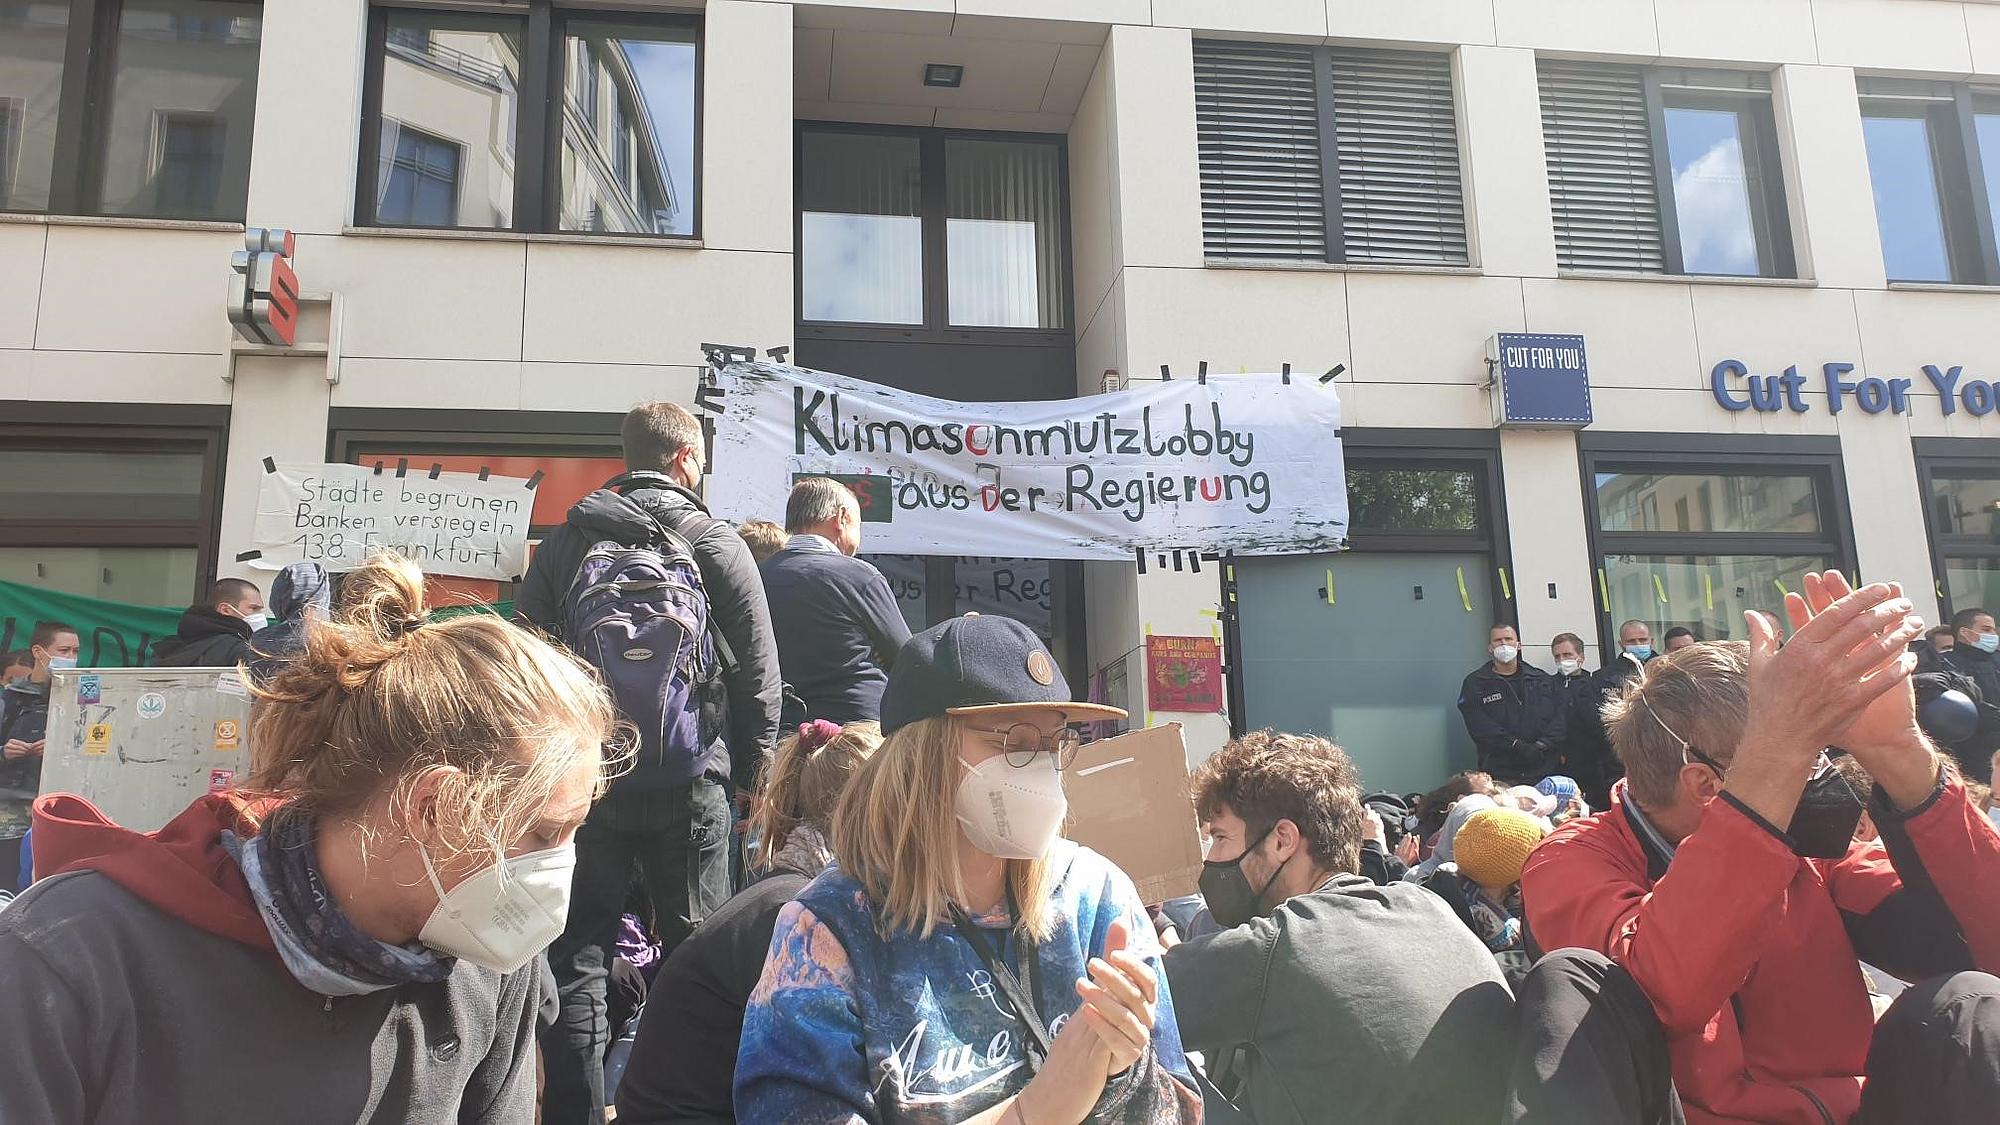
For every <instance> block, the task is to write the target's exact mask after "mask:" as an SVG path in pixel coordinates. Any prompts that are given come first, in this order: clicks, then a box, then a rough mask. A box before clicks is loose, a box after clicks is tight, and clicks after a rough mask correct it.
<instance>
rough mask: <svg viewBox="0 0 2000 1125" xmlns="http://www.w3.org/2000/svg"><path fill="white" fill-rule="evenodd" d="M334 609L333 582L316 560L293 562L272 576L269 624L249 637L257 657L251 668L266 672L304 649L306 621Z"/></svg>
mask: <svg viewBox="0 0 2000 1125" xmlns="http://www.w3.org/2000/svg"><path fill="white" fill-rule="evenodd" d="M332 609H333V582H332V580H331V579H330V578H329V577H328V575H327V573H326V568H325V567H323V566H321V565H320V564H318V563H313V562H303V563H293V564H292V565H290V566H288V567H286V568H285V569H283V570H281V571H279V572H278V576H277V577H276V578H273V579H271V606H270V610H271V616H272V618H273V620H272V622H271V624H269V625H266V626H265V627H263V628H262V629H259V630H257V632H256V633H255V634H254V635H252V636H251V638H250V647H251V648H252V649H253V650H255V652H256V657H255V658H254V659H252V660H251V661H250V670H251V672H253V673H254V674H256V675H257V676H258V677H259V678H262V677H265V676H269V675H270V674H271V673H273V672H275V671H277V670H278V667H279V666H280V665H281V664H283V663H284V662H285V661H287V660H290V659H292V658H293V657H295V656H297V655H298V654H299V653H301V652H304V651H305V647H306V622H307V621H308V620H310V619H311V618H314V617H318V618H320V619H321V620H325V618H326V616H327V614H328V613H330V612H331V611H332Z"/></svg>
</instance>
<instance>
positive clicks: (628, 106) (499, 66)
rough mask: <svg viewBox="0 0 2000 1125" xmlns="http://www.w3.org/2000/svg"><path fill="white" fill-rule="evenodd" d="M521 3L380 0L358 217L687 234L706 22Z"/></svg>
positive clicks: (411, 223)
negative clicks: (480, 10) (471, 7)
mask: <svg viewBox="0 0 2000 1125" xmlns="http://www.w3.org/2000/svg"><path fill="white" fill-rule="evenodd" d="M526 8H527V11H526V12H525V14H522V15H497V14H495V15H487V14H477V13H461V12H445V11H434V10H429V9H400V8H388V7H380V8H376V9H375V10H374V12H373V16H372V18H371V21H370V33H369V43H370V47H369V56H368V77H367V88H366V92H365V94H364V103H365V105H364V117H365V120H364V122H363V129H362V152H361V159H360V162H359V164H360V168H361V169H362V175H361V177H360V185H359V186H360V191H359V193H358V198H359V202H358V205H357V208H356V221H357V222H358V223H360V224H362V225H372V226H398V227H404V226H407V227H460V228H468V229H487V230H516V231H526V232H548V231H564V232H572V233H585V232H602V233H614V234H627V235H659V236H668V237H693V236H694V235H695V234H696V233H697V230H698V223H697V207H696V203H697V198H696V186H697V184H696V179H697V177H696V174H695V164H696V155H695V137H696V122H695V90H696V83H697V82H698V80H699V74H698V64H699V30H698V26H699V25H698V24H697V23H696V22H693V21H691V20H689V19H687V18H682V17H667V16H653V15H643V16H642V15H629V14H619V13H609V12H602V11H596V10H586V9H582V8H578V9H574V10H572V9H571V8H568V7H565V6H556V5H552V4H551V3H550V2H549V0H530V2H529V3H528V4H527V5H526ZM544 60H553V63H552V64H550V63H545V62H544ZM523 107H527V112H523ZM607 109H608V110H609V112H606V111H607ZM410 136H415V137H417V138H419V140H418V141H417V142H413V143H408V144H406V143H405V140H404V139H405V138H406V137H410ZM426 189H427V190H426ZM447 193H448V194H449V195H450V196H451V200H450V201H449V202H446V201H445V200H444V198H443V196H444V195H445V194H447Z"/></svg>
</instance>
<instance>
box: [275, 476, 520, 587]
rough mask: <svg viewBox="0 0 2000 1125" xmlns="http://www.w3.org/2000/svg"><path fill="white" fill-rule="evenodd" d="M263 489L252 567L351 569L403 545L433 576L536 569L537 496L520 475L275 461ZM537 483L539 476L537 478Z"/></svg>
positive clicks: (504, 575)
mask: <svg viewBox="0 0 2000 1125" xmlns="http://www.w3.org/2000/svg"><path fill="white" fill-rule="evenodd" d="M268 467H269V470H270V471H268V472H266V473H265V474H264V485H263V487H262V488H261V489H259V490H258V492H257V522H256V526H255V527H254V528H253V530H252V543H251V546H252V547H254V548H255V549H256V550H257V551H258V552H259V553H260V554H259V555H258V557H255V558H252V559H250V560H249V561H250V564H251V565H252V566H256V567H261V568H264V569H268V570H276V569H278V568H280V567H283V566H286V565H288V564H291V563H296V562H316V563H319V564H320V565H321V566H324V567H326V568H327V569H328V570H331V571H336V572H338V571H346V570H353V569H354V568H356V567H358V566H360V565H361V564H362V562H363V561H365V560H366V559H367V558H368V553H369V552H370V551H374V550H380V549H383V548H391V549H394V550H397V551H400V552H402V553H403V554H405V555H407V556H409V557H410V558H411V559H412V560H414V561H415V562H416V563H417V565H419V566H421V567H423V568H424V573H426V574H448V575H453V576H456V577H460V578H492V579H497V580H500V581H503V582H504V581H508V580H511V579H514V578H518V577H519V576H520V575H521V574H522V572H524V571H525V570H527V568H528V521H529V516H530V515H531V514H532V513H533V511H534V507H535V504H534V501H535V494H534V492H533V491H532V490H531V487H530V485H529V482H528V481H527V480H525V479H523V478H521V477H488V478H487V479H486V480H480V479H479V477H478V476H477V475H475V474H473V473H439V474H438V475H437V477H436V478H435V479H433V478H432V477H431V476H430V475H429V474H428V473H421V472H415V473H408V474H406V475H403V476H397V475H396V474H395V473H393V472H387V473H385V472H378V471H376V470H374V469H372V468H369V467H368V466H365V465H272V466H268ZM538 483H539V482H538Z"/></svg>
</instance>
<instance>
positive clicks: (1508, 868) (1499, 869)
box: [1451, 809, 1542, 887]
mask: <svg viewBox="0 0 2000 1125" xmlns="http://www.w3.org/2000/svg"><path fill="white" fill-rule="evenodd" d="M1541 842H1542V822H1541V821H1539V820H1536V819H1535V818H1534V817H1532V816H1529V815H1528V814H1527V813H1524V812H1522V811H1521V810H1519V809H1481V810H1480V811H1478V812H1476V813H1473V814H1472V815H1471V816H1470V817H1467V818H1466V821H1465V823H1464V824H1463V825H1461V826H1460V827H1459V830H1458V835H1456V836H1454V837H1452V842H1451V857H1452V859H1453V860H1455V861H1456V862H1457V863H1458V871H1459V874H1461V875H1464V876H1465V877H1466V878H1468V879H1470V880H1472V881H1473V882H1475V883H1478V884H1480V885H1481V886H1487V887H1504V886H1507V885H1509V884H1512V883H1518V882H1520V881H1521V868H1523V867H1525V866H1527V863H1528V853H1529V852H1531V851H1534V850H1535V845H1536V844H1539V843H1541Z"/></svg>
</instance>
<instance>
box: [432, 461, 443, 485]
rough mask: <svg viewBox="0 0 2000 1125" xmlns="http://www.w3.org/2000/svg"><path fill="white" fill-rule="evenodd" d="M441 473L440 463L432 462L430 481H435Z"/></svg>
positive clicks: (441, 465)
mask: <svg viewBox="0 0 2000 1125" xmlns="http://www.w3.org/2000/svg"><path fill="white" fill-rule="evenodd" d="M441 472H444V465H443V464H442V463H440V462H437V461H432V462H431V479H432V480H436V479H438V474H439V473H441Z"/></svg>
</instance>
